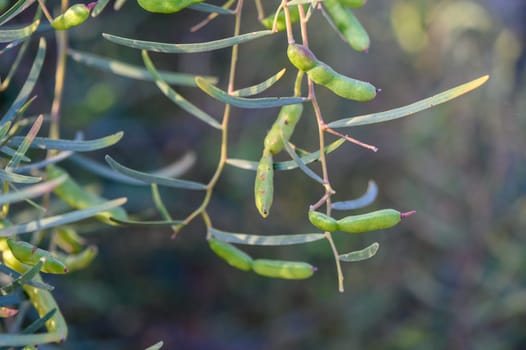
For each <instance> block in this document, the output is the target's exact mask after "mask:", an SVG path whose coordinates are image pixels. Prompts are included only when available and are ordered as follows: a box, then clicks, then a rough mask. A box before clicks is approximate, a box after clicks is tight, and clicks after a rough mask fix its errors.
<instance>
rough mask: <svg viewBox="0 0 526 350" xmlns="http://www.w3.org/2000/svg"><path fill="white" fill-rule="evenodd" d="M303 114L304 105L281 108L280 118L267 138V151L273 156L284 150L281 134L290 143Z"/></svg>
mask: <svg viewBox="0 0 526 350" xmlns="http://www.w3.org/2000/svg"><path fill="white" fill-rule="evenodd" d="M302 112H303V104H302V103H299V104H294V105H286V106H283V107H281V110H280V111H279V114H278V117H277V118H276V121H275V122H274V124H272V128H271V129H270V130H269V132H268V133H267V136H266V137H265V141H264V144H265V149H267V150H268V151H269V152H270V153H272V154H277V153H279V152H281V150H282V149H283V140H282V139H281V133H283V138H284V139H285V140H286V141H288V140H289V139H290V137H291V136H292V133H293V132H294V128H295V127H296V124H298V121H299V120H300V118H301V113H302Z"/></svg>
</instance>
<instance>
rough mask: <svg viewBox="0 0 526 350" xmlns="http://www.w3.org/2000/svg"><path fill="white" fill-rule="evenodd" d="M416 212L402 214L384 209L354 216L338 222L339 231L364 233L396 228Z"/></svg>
mask: <svg viewBox="0 0 526 350" xmlns="http://www.w3.org/2000/svg"><path fill="white" fill-rule="evenodd" d="M412 214H414V212H413V211H412V212H407V213H400V212H399V211H398V210H394V209H382V210H377V211H373V212H370V213H367V214H362V215H352V216H347V217H344V218H343V219H340V220H338V221H337V223H338V229H339V230H340V231H343V232H348V233H362V232H369V231H375V230H382V229H386V228H390V227H393V226H395V225H396V224H398V223H399V222H400V220H401V219H402V218H404V217H407V216H409V215H412Z"/></svg>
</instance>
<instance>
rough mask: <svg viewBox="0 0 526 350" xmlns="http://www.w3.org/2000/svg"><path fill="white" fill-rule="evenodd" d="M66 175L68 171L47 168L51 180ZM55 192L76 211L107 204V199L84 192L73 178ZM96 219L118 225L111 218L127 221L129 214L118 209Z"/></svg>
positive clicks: (51, 166) (105, 212)
mask: <svg viewBox="0 0 526 350" xmlns="http://www.w3.org/2000/svg"><path fill="white" fill-rule="evenodd" d="M64 174H67V173H66V171H65V170H63V169H61V168H59V167H57V166H54V165H50V166H48V168H47V175H48V178H49V179H50V180H51V179H56V178H57V177H60V176H62V175H64ZM53 192H54V193H55V194H56V195H57V196H58V197H59V198H60V199H62V200H63V201H64V202H65V203H67V204H68V205H69V206H70V207H72V208H76V209H86V208H90V207H93V206H95V205H99V204H101V203H104V202H106V199H104V198H102V197H99V196H97V195H96V194H94V193H92V192H89V191H86V190H84V189H83V188H82V187H80V186H79V185H78V184H77V183H76V182H75V181H74V180H73V179H71V177H69V178H68V179H66V181H64V182H63V183H62V184H61V185H60V186H57V187H55V189H54V190H53ZM95 217H96V218H97V219H99V220H100V221H103V222H105V223H107V224H110V225H117V224H116V223H115V222H113V221H111V220H110V217H114V218H116V219H121V220H126V218H127V217H128V214H127V213H126V211H125V210H124V209H123V208H121V207H117V208H113V209H110V210H107V211H103V212H101V213H98V214H97V215H95Z"/></svg>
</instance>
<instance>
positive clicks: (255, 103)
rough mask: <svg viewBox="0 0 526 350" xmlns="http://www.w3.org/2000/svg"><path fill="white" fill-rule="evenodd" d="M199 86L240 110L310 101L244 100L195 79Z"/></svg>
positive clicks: (302, 98)
mask: <svg viewBox="0 0 526 350" xmlns="http://www.w3.org/2000/svg"><path fill="white" fill-rule="evenodd" d="M195 82H196V83H197V86H198V87H199V88H200V89H201V90H203V91H204V92H206V93H207V94H208V95H210V96H212V97H213V98H215V99H217V100H219V101H221V102H223V103H226V104H229V105H232V106H236V107H239V108H271V107H281V106H285V105H292V104H296V103H303V102H305V101H308V99H307V98H304V97H263V98H244V97H237V96H232V95H229V94H227V93H226V92H225V91H223V90H221V89H219V88H218V87H216V86H214V85H212V84H210V82H208V81H207V80H205V79H203V78H202V77H195Z"/></svg>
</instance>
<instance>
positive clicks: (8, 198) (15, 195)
mask: <svg viewBox="0 0 526 350" xmlns="http://www.w3.org/2000/svg"><path fill="white" fill-rule="evenodd" d="M66 179H67V176H61V177H57V178H56V179H53V180H51V181H46V182H42V183H40V184H38V185H32V186H28V187H26V188H24V189H22V190H19V191H16V192H11V193H7V194H2V195H0V205H3V204H6V203H16V202H21V201H24V200H26V199H30V198H36V197H40V196H42V195H43V194H45V193H49V192H51V191H53V189H54V188H55V187H57V186H59V185H60V184H61V183H63V182H64V181H65V180H66Z"/></svg>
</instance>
